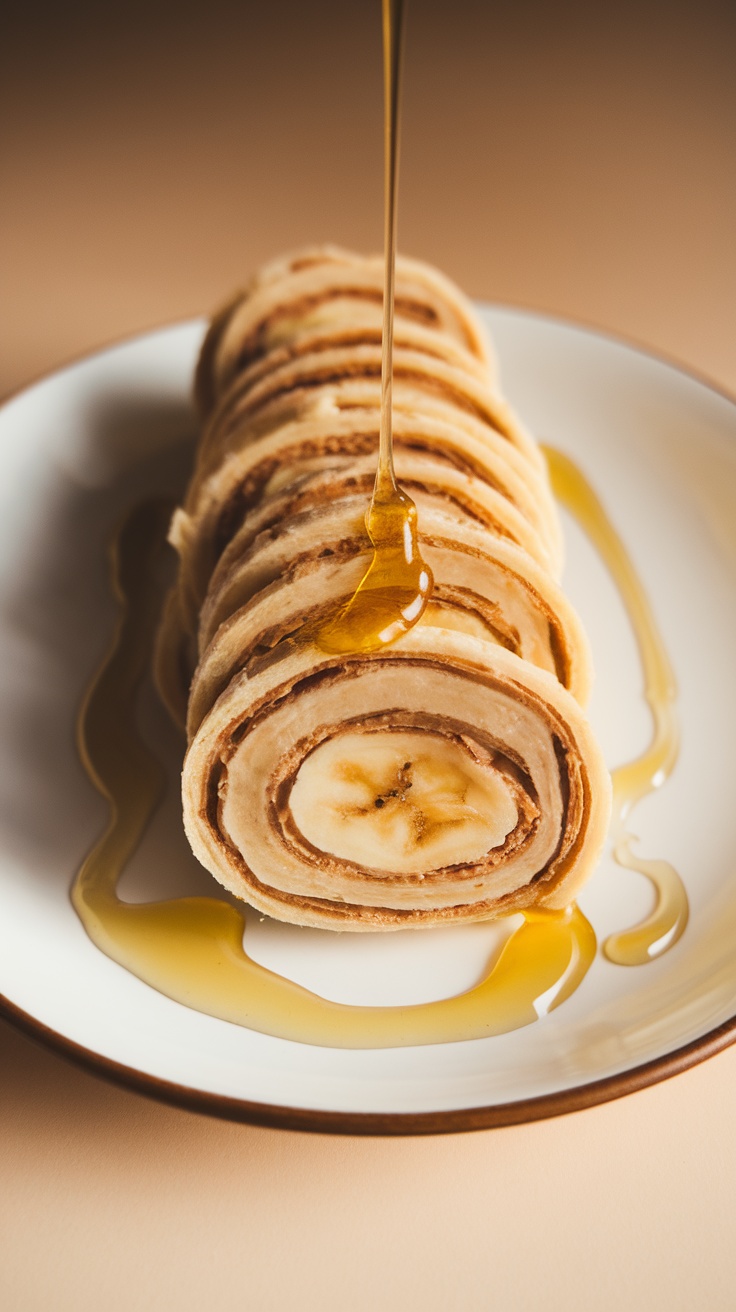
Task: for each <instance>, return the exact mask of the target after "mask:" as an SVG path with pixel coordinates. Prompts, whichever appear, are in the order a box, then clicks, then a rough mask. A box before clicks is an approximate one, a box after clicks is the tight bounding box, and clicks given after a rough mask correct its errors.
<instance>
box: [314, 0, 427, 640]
mask: <svg viewBox="0 0 736 1312" xmlns="http://www.w3.org/2000/svg"><path fill="white" fill-rule="evenodd" d="M403 27H404V0H383V85H384V252H385V261H386V267H385V279H384V291H383V335H382V356H381V427H380V438H379V447H378V470H377V473H376V484H375V488H374V491H373V498H372V500H371V504H370V506H369V508H368V511H367V512H366V517H365V526H366V529H367V531H368V537H369V538H370V541H371V546H372V547H373V559H372V560H371V563H370V565H369V566H368V569H367V570H366V572H365V574H364V576H363V578H362V579H361V581H360V583H359V584H358V588H357V590H356V592H355V593H354V595H353V596H352V597H351V598H350V600H349V601H348V602H347V604H346V605H345V606H344V607H343V608H342V610H340V611H339V613H338V614H337V615H336V616H334V617H333V618H331V619H329V620H328V621H327V622H326V623H325V624H324V625H323V626H322V627H321V628H320V629H319V630H318V632H317V634H316V635H315V637H314V641H315V642H316V644H317V646H318V647H320V648H321V649H322V650H323V651H327V652H332V653H334V652H355V651H374V650H376V649H378V648H380V647H384V646H386V645H387V644H388V643H390V642H395V640H396V639H397V638H399V637H400V636H401V634H402V633H406V632H407V631H408V630H409V629H411V628H412V627H413V626H414V625H415V624H416V623H417V621H418V620H419V619H421V617H422V614H423V612H424V609H425V607H426V605H427V602H428V600H429V598H430V596H431V594H432V582H433V580H432V571H431V570H430V568H429V566H428V565H427V564H426V563H425V562H424V561H423V560H422V557H421V552H420V550H419V538H418V533H417V509H416V506H415V504H414V502H413V501H412V499H411V497H410V496H408V495H407V494H406V492H404V491H402V489H401V488H400V487H399V486H398V485H397V482H396V475H395V473H394V456H393V425H392V410H391V404H392V386H393V343H394V284H395V280H396V229H397V214H398V181H399V100H400V90H401V53H402V45H403Z"/></svg>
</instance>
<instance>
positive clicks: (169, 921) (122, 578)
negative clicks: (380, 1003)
mask: <svg viewBox="0 0 736 1312" xmlns="http://www.w3.org/2000/svg"><path fill="white" fill-rule="evenodd" d="M168 518H169V508H168V507H164V506H162V505H161V504H157V503H147V504H145V505H143V506H140V507H138V508H137V509H136V510H134V511H133V512H132V514H131V515H130V517H129V519H128V520H127V522H126V523H125V525H124V526H123V529H122V531H121V533H120V535H119V537H118V540H117V542H116V544H115V546H114V551H113V570H114V588H115V593H116V596H117V598H118V600H119V602H120V605H121V612H122V613H121V618H120V622H119V624H118V628H117V631H116V634H115V638H114V641H113V644H112V648H111V650H110V652H109V654H108V656H107V657H106V658H105V661H104V663H103V666H102V668H101V670H100V671H99V673H98V675H97V677H96V679H95V680H94V682H93V684H92V686H91V688H90V690H89V692H88V695H87V697H86V698H85V701H84V705H83V707H82V710H81V713H80V718H79V726H78V740H79V749H80V753H81V757H82V761H83V763H84V765H85V767H86V769H87V772H88V774H89V776H90V778H91V779H92V781H93V783H94V784H95V787H96V788H97V789H98V790H99V792H101V793H102V795H103V796H104V797H105V798H106V799H107V801H108V803H109V806H110V819H109V823H108V826H107V828H106V830H105V832H104V834H103V836H102V838H101V839H100V840H99V842H98V843H96V844H95V847H94V848H93V849H92V851H91V852H90V854H89V856H88V857H87V859H86V860H85V861H84V863H83V865H82V867H81V869H80V871H79V874H78V876H77V879H76V881H75V883H74V887H73V890H72V900H73V903H74V907H75V909H76V911H77V913H78V915H79V917H80V919H81V920H82V923H83V925H84V927H85V929H86V931H87V933H88V935H89V937H90V938H91V939H92V941H93V942H94V943H95V944H96V945H97V947H99V948H100V949H101V950H102V951H103V952H104V953H106V954H107V956H109V957H111V958H112V959H113V960H114V961H117V962H118V963H119V964H120V965H121V966H124V967H125V969H126V970H129V971H130V972H131V973H132V974H133V975H136V976H137V977H138V978H139V979H141V980H143V981H144V982H145V983H146V984H149V985H150V986H151V987H152V988H154V989H156V990H158V992H160V993H164V994H166V995H167V996H168V997H170V998H173V999H174V1000H175V1001H177V1002H181V1003H183V1004H184V1006H187V1007H191V1008H193V1009H194V1010H195V1011H201V1012H205V1013H206V1014H207V1015H210V1016H216V1017H219V1018H220V1019H222V1020H228V1021H232V1022H234V1023H235V1024H237V1025H243V1026H246V1027H248V1028H249V1029H253V1030H258V1031H260V1032H261V1033H264V1034H271V1035H274V1036H276V1037H278V1038H284V1039H291V1040H294V1041H297V1042H301V1043H308V1044H316V1045H319V1046H322V1047H345V1048H389V1047H399V1046H403V1045H411V1046H415V1045H420V1044H427V1043H449V1042H453V1041H457V1040H461V1039H473V1038H483V1037H487V1036H489V1035H493V1034H502V1033H506V1032H507V1031H508V1030H513V1029H519V1028H520V1027H522V1026H524V1025H528V1024H530V1023H531V1022H532V1021H535V1020H536V1019H537V1018H538V1017H539V1016H541V1015H544V1014H545V1013H546V1012H548V1011H551V1010H552V1009H553V1008H554V1007H557V1006H559V1004H560V1003H561V1002H564V1000H565V999H566V998H567V997H569V996H570V994H571V993H573V992H574V990H575V989H576V988H577V987H578V985H579V983H580V981H581V980H582V979H583V977H584V976H585V974H586V972H587V970H588V968H589V966H590V964H591V962H592V960H593V958H594V956H595V951H596V940H595V934H594V932H593V930H592V928H591V926H590V925H589V923H588V921H587V920H586V919H585V917H584V916H583V914H582V912H581V911H580V910H579V909H578V908H577V907H570V908H568V910H567V911H563V912H544V911H540V912H531V913H529V914H528V915H526V916H525V918H524V921H523V923H522V924H521V926H520V927H519V928H517V929H515V930H514V931H513V932H512V933H511V935H510V936H509V938H508V939H507V940H506V942H505V943H504V945H503V947H502V949H501V952H500V954H499V955H498V956H497V958H496V960H495V962H494V963H493V964H492V966H491V969H490V970H489V973H488V974H487V975H486V977H485V978H484V979H483V980H482V981H481V983H480V984H478V985H477V986H476V987H475V988H472V989H469V990H468V991H467V992H466V993H462V994H460V995H458V996H457V997H452V998H447V999H443V1000H442V1001H440V1002H431V1003H423V1004H419V1005H415V1006H408V1007H351V1006H345V1005H343V1004H341V1003H336V1002H330V1001H328V1000H326V999H325V998H321V997H318V996H317V995H316V994H315V993H311V992H310V991H309V990H307V989H305V988H302V987H301V986H300V985H298V984H294V983H293V982H292V981H291V980H288V979H285V978H283V977H282V976H281V975H277V974H275V973H274V972H273V971H270V970H268V969H267V968H266V967H264V966H261V965H259V964H258V963H257V962H255V961H253V960H252V959H251V958H250V957H249V956H248V955H247V953H246V952H245V950H244V947H243V932H244V930H245V927H246V923H247V922H246V915H245V912H244V910H243V909H241V908H240V907H237V908H236V907H233V906H231V905H230V904H229V903H228V902H225V901H224V900H222V899H220V898H209V897H185V898H175V899H172V900H170V901H164V902H150V903H143V904H137V903H129V902H123V901H122V900H121V899H120V898H119V897H118V896H117V892H116V886H117V882H118V879H119V877H120V875H121V873H122V871H123V869H124V867H125V865H126V863H127V861H128V860H129V858H130V857H131V855H132V853H133V852H134V851H135V848H136V847H137V845H138V843H139V842H140V839H141V837H142V835H143V832H144V830H145V827H146V825H147V823H148V821H149V819H150V817H151V815H152V814H153V812H154V810H155V809H156V806H157V804H158V802H159V800H160V797H161V793H162V787H163V771H162V769H161V767H160V765H159V764H158V762H157V761H156V759H155V758H154V756H153V754H152V753H151V752H150V751H149V749H148V748H147V747H146V746H145V744H144V743H143V742H142V740H141V738H140V736H139V734H138V731H137V729H136V727H135V723H136V702H137V694H138V688H139V685H140V683H141V681H142V679H143V678H144V675H145V674H146V671H147V669H148V666H149V663H150V657H151V648H152V644H153V636H154V632H155V628H156V622H157V616H158V613H159V606H160V600H161V598H160V592H159V589H158V587H157V585H156V583H155V581H154V565H155V562H156V557H157V555H158V552H159V550H160V548H161V546H162V544H163V541H164V537H165V533H166V527H167V524H168Z"/></svg>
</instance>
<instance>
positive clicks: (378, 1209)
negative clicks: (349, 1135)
mask: <svg viewBox="0 0 736 1312" xmlns="http://www.w3.org/2000/svg"><path fill="white" fill-rule="evenodd" d="M31 8H32V10H33V12H32V13H29V12H28V10H29V9H31ZM107 8H108V7H107V6H101V5H91V6H90V7H89V9H85V8H84V7H83V6H81V5H79V4H77V5H73V4H72V5H66V6H61V5H52V6H49V8H48V10H47V11H46V12H44V10H43V8H39V7H38V6H32V7H31V6H28V7H27V9H26V12H25V16H24V17H16V18H14V19H12V20H11V21H10V24H9V29H8V34H7V39H6V40H5V41H4V51H3V56H2V58H3V61H4V64H5V65H6V67H5V68H4V70H2V76H1V77H0V88H1V90H0V96H2V100H3V102H4V103H3V104H2V105H0V114H1V115H2V122H3V124H4V129H3V132H4V141H3V160H2V178H3V202H2V242H1V244H0V269H1V270H2V285H3V288H4V290H3V299H2V305H3V309H2V315H1V316H0V320H1V321H0V331H1V332H2V337H3V341H2V351H1V354H0V393H7V392H8V391H10V390H12V389H14V388H16V387H18V386H21V385H22V384H24V383H25V382H27V381H29V380H30V379H32V378H34V377H36V376H38V375H39V374H41V373H43V372H45V371H46V370H48V369H51V368H53V367H55V366H56V365H58V364H59V363H61V362H63V361H65V360H67V359H69V358H70V357H73V356H75V355H77V354H79V353H82V352H85V351H87V350H89V349H90V348H93V347H95V346H97V345H100V344H102V343H104V342H107V341H110V340H112V339H114V338H117V337H119V336H121V335H124V334H126V333H131V332H135V331H137V330H139V329H143V328H146V327H149V326H152V325H155V324H158V323H161V322H165V321H168V320H171V319H174V318H177V317H182V316H188V315H191V314H193V313H199V312H201V311H206V310H207V309H208V308H209V307H211V306H212V305H213V304H214V303H216V302H217V300H218V299H219V298H221V297H222V296H223V295H225V294H226V293H227V292H228V291H229V290H230V289H231V287H232V286H233V284H234V283H235V282H237V281H238V280H239V278H240V277H241V276H243V275H245V274H247V273H248V272H249V271H250V270H251V269H252V268H253V267H254V265H256V264H257V263H258V262H259V261H260V260H262V259H264V258H266V257H268V256H269V255H272V254H274V253H277V252H278V251H279V250H281V249H282V248H284V247H289V246H292V245H296V244H299V243H302V242H305V241H313V240H314V241H319V240H323V239H326V238H329V239H332V240H336V241H340V242H343V243H345V244H352V245H355V246H358V247H364V248H377V247H378V246H379V244H380V234H381V209H380V179H381V135H380V119H379V112H380V111H379V106H380V44H379V26H378V16H377V0H342V2H341V3H338V2H337V0H334V2H331V3H330V2H328V0H314V3H312V4H309V5H307V4H303V3H302V4H291V5H290V4H286V3H272V4H270V5H267V6H265V7H264V11H263V12H262V11H261V9H260V8H259V7H257V6H255V5H251V4H248V3H247V2H246V0H244V3H241V4H240V5H238V6H236V5H227V4H225V3H222V2H221V0H212V3H208V4H200V5H197V6H195V5H187V4H184V5H179V6H177V7H175V6H173V5H164V4H152V3H150V2H149V3H148V4H143V3H141V4H129V5H127V6H126V5H118V6H115V16H114V17H111V15H110V14H109V13H107V12H106V11H107ZM110 8H112V7H110ZM734 15H735V11H734V7H733V4H732V3H730V0H722V3H717V2H716V0H702V2H701V3H691V4H689V5H680V6H677V5H676V4H675V5H672V4H668V5H666V4H661V5H660V4H652V3H649V4H647V3H643V4H639V5H634V4H628V3H624V4H623V6H622V5H621V4H617V5H611V6H603V5H599V4H596V3H593V4H589V5H588V6H587V8H584V7H583V6H577V7H576V6H572V5H570V4H565V3H563V4H556V5H552V4H551V3H547V4H542V3H537V4H533V3H525V2H524V0H519V2H518V3H516V4H513V5H504V4H499V5H491V4H490V3H487V4H484V3H477V4H473V3H470V2H469V0H454V2H453V3H452V4H450V5H447V6H441V5H439V4H433V3H429V0H414V4H413V6H412V11H411V14H410V41H409V46H408V67H407V85H406V116H405V132H404V138H403V159H404V172H403V177H402V198H401V199H402V208H401V222H400V236H401V245H402V246H403V248H404V249H405V250H406V251H407V252H410V253H412V254H417V255H421V256H424V257H426V258H428V259H431V260H433V261H435V262H436V263H438V264H439V265H440V266H441V267H443V268H444V269H445V270H447V272H449V273H450V274H452V275H453V276H454V277H456V278H457V279H458V280H459V281H460V282H461V283H462V284H463V286H464V287H465V288H466V289H467V290H468V291H469V292H471V293H472V294H474V295H476V296H479V297H485V298H488V299H495V300H500V301H507V302H512V303H516V304H521V305H529V306H537V307H542V308H546V309H550V310H553V311H555V312H557V313H560V314H563V315H569V316H573V317H576V318H579V319H583V320H585V321H587V322H590V323H593V324H597V325H600V326H602V327H604V328H606V329H610V330H612V331H614V332H619V333H623V334H625V335H626V336H629V337H633V338H635V339H638V340H639V341H642V342H644V343H646V344H648V345H650V346H652V347H654V348H656V349H658V350H660V351H663V352H666V353H668V354H670V355H674V356H675V357H677V358H679V359H680V360H682V361H683V362H685V363H686V364H688V365H690V366H691V367H694V368H696V369H699V370H702V371H704V372H705V373H706V374H708V375H709V376H711V377H712V378H713V379H714V380H715V381H717V382H719V383H720V384H721V385H724V386H726V387H731V388H732V389H733V390H734V391H736V353H735V352H734V346H735V344H736V343H735V337H736V334H735V332H734V324H733V307H734V303H736V286H735V283H736V261H735V260H734V250H733V239H734V233H735V232H736V175H735V171H734V147H735V146H736V113H735V110H736V105H735V103H734V102H735V101H736V78H734V74H733V69H734V63H735V58H736V48H735V42H734V36H735V35H736V22H735V21H734ZM735 1094H736V1049H732V1050H730V1051H728V1052H726V1053H724V1054H722V1055H721V1056H720V1057H718V1058H716V1059H714V1060H712V1061H711V1062H709V1063H707V1064H706V1065H704V1066H702V1067H699V1068H698V1069H696V1070H693V1071H691V1072H689V1073H687V1074H685V1075H682V1076H680V1077H678V1078H677V1079H675V1080H673V1081H671V1082H669V1083H667V1084H664V1085H660V1086H658V1087H656V1088H653V1089H650V1090H647V1091H645V1092H643V1093H640V1094H637V1095H635V1096H634V1097H631V1098H628V1099H625V1100H623V1101H621V1102H618V1103H614V1104H609V1105H607V1106H603V1107H599V1108H595V1109H593V1110H591V1111H588V1112H584V1113H580V1114H577V1115H574V1116H570V1117H567V1118H563V1119H561V1120H558V1121H549V1122H545V1123H540V1124H536V1125H530V1126H522V1127H518V1128H513V1129H506V1130H500V1131H487V1132H483V1133H478V1134H473V1135H468V1136H455V1137H448V1138H444V1139H442V1138H435V1139H427V1140H405V1141H383V1140H372V1141H361V1140H357V1139H332V1138H327V1137H322V1136H307V1135H298V1134H292V1133H286V1132H273V1131H268V1130H260V1129H251V1128H249V1127H246V1126H237V1125H228V1124H225V1123H219V1122H216V1121H214V1120H209V1119H207V1118H204V1117H197V1116H194V1115H191V1114H188V1113H186V1112H181V1111H177V1110H173V1109H170V1108H166V1107H163V1106H158V1105H155V1104H153V1103H150V1102H147V1101H146V1100H145V1099H143V1098H141V1097H138V1096H135V1095H133V1094H130V1093H126V1092H123V1091H121V1090H119V1089H116V1088H113V1087H111V1086H108V1085H105V1084H103V1083H101V1082H98V1081H97V1080H95V1079H93V1078H92V1077H90V1076H89V1075H86V1074H84V1073H83V1072H81V1071H78V1070H76V1069H75V1068H73V1067H71V1066H69V1065H67V1064H66V1063H65V1062H63V1061H61V1060H60V1059H59V1058H57V1057H55V1056H53V1055H52V1054H51V1053H50V1052H47V1051H45V1050H43V1049H41V1048H39V1047H36V1046H35V1045H34V1044H32V1043H30V1042H29V1041H28V1040H27V1039H25V1038H24V1037H22V1036H21V1035H20V1034H18V1033H16V1032H15V1031H14V1030H12V1029H11V1028H10V1027H9V1026H7V1025H0V1124H1V1126H2V1131H1V1137H0V1306H2V1307H3V1308H8V1309H10V1310H11V1312H16V1309H20V1310H22V1312H25V1310H26V1309H29V1310H30V1309H33V1310H34V1312H35V1309H42V1308H43V1309H53V1312H56V1310H57V1309H58V1310H60V1312H66V1309H69V1310H70V1312H71V1310H74V1312H86V1309H88V1308H89V1309H96V1308H99V1307H105V1308H109V1309H111V1310H112V1312H117V1310H118V1309H121V1310H122V1309H125V1310H127V1309H136V1310H137V1309H149V1308H150V1309H159V1308H161V1309H168V1308H172V1307H177V1308H179V1309H182V1310H183V1312H188V1310H189V1309H192V1310H193V1309H195V1308H196V1309H199V1308H201V1307H202V1306H209V1307H211V1308H213V1309H215V1312H219V1309H223V1310H224V1309H227V1310H229V1309H231V1308H233V1309H234V1308H241V1307H247V1308H254V1309H279V1310H280V1309H291V1308H298V1309H300V1310H304V1312H308V1310H309V1309H313V1308H314V1309H317V1308H319V1309H328V1310H331V1309H338V1308H339V1309H342V1308H351V1309H357V1310H358V1312H362V1310H363V1309H365V1310H366V1312H367V1310H369V1309H370V1310H371V1312H372V1309H376V1308H389V1309H394V1308H410V1309H413V1308H422V1309H424V1310H426V1312H433V1310H434V1309H455V1308H457V1309H473V1310H474V1309H486V1308H494V1309H500V1310H501V1312H506V1309H510V1310H511V1312H516V1309H524V1310H525V1309H537V1308H540V1307H544V1308H546V1309H551V1310H552V1312H554V1310H556V1309H562V1308H565V1309H573V1310H577V1309H583V1308H585V1309H591V1308H592V1309H596V1310H597V1309H602V1310H604V1312H608V1309H611V1310H612V1309H614V1308H615V1309H617V1310H618V1309H620V1308H622V1307H624V1308H625V1307H629V1308H633V1309H640V1308H641V1309H647V1312H649V1310H650V1309H656V1310H658V1309H668V1312H680V1310H681V1309H682V1312H684V1310H685V1309H691V1308H693V1307H698V1308H706V1309H731V1308H733V1307H734V1306H736V1252H735V1246H734V1242H733V1233H732V1232H733V1209H734V1204H735V1203H736V1132H735V1131H734V1117H733V1106H734V1095H735Z"/></svg>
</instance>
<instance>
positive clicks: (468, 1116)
mask: <svg viewBox="0 0 736 1312" xmlns="http://www.w3.org/2000/svg"><path fill="white" fill-rule="evenodd" d="M0 1017H2V1018H3V1019H5V1020H8V1021H10V1023H11V1024H12V1025H14V1026H16V1028H17V1029H19V1030H21V1031H22V1032H23V1033H24V1034H26V1035H28V1037H29V1038H31V1039H34V1040H35V1041H36V1042H38V1043H41V1044H43V1045H44V1046H46V1047H49V1048H51V1049H53V1051H54V1052H56V1053H58V1055H59V1056H61V1057H64V1058H66V1059H67V1060H68V1061H71V1062H72V1063H74V1064H75V1065H77V1066H81V1067H82V1068H83V1069H84V1070H86V1071H88V1072H89V1073H90V1074H91V1075H96V1076H97V1077H98V1078H100V1079H105V1080H109V1081H111V1082H112V1083H113V1084H118V1085H121V1086H122V1087H123V1088H124V1089H130V1090H132V1091H133V1092H134V1093H142V1094H145V1095H146V1096H147V1097H149V1098H154V1099H156V1101H158V1102H163V1103H167V1104H169V1105H170V1106H173V1107H181V1108H183V1109H184V1110H185V1111H190V1112H198V1113H200V1114H201V1115H207V1116H216V1117H218V1118H219V1119H220V1120H224V1121H239V1122H242V1123H245V1124H247V1125H260V1126H266V1127H268V1128H271V1129H282V1130H300V1131H307V1132H311V1133H314V1134H346V1135H373V1136H383V1137H396V1136H402V1135H404V1136H406V1135H419V1134H459V1133H464V1132H467V1131H469V1130H490V1129H498V1128H500V1127H501V1126H505V1125H522V1124H525V1123H526V1122H528V1121H541V1120H546V1119H549V1118H551V1117H553V1116H567V1115H569V1113H570V1112H578V1111H584V1110H585V1109H586V1108H587V1107H595V1106H597V1105H598V1104H599V1103H603V1102H613V1101H614V1100H615V1099H616V1098H625V1097H626V1096H627V1095H628V1094H630V1093H637V1092H638V1090H639V1089H645V1088H648V1087H649V1086H650V1085H652V1084H659V1083H660V1082H661V1081H662V1080H668V1079H671V1078H672V1076H673V1075H679V1074H680V1073H681V1072H682V1071H686V1070H688V1069H689V1068H690V1067H691V1066H697V1065H698V1064H699V1063H700V1062H702V1061H706V1060H707V1059H708V1058H709V1057H714V1056H716V1054H717V1053H719V1052H722V1051H723V1049H724V1048H727V1047H729V1046H730V1045H731V1044H732V1043H736V1016H731V1017H730V1018H729V1019H728V1020H727V1021H724V1022H723V1024H721V1025H717V1026H716V1028H715V1029H712V1030H709V1031H708V1033H707V1034H704V1035H702V1036H701V1037H700V1038H699V1039H694V1040H693V1041H692V1042H691V1043H687V1044H685V1046H684V1047H682V1048H676V1049H675V1050H674V1052H669V1053H665V1055H664V1056H662V1057H655V1058H654V1059H653V1060H652V1061H648V1062H644V1063H643V1065H641V1066H634V1067H632V1068H631V1069H630V1070H626V1071H621V1072H620V1073H619V1074H618V1075H608V1076H606V1077H605V1078H604V1079H602V1080H593V1081H591V1082H590V1083H589V1084H581V1085H577V1086H576V1087H575V1088H572V1089H562V1090H560V1091H558V1092H557V1093H550V1094H543V1095H542V1096H541V1097H538V1098H523V1099H520V1100H519V1101H517V1102H506V1103H496V1104H495V1105H491V1106H489V1107H467V1108H460V1109H459V1110H453V1111H445V1112H334V1111H320V1110H316V1109H313V1108H307V1107H284V1106H277V1105H274V1104H271V1103H262V1102H250V1101H248V1100H247V1099H240V1098H229V1097H226V1096H225V1095H223V1094H217V1093H206V1092H204V1091H203V1090H201V1089H192V1088H189V1087H188V1086H187V1085H184V1084H174V1083H172V1082H171V1081H169V1080H162V1079H159V1078H158V1077H157V1076H155V1075H146V1074H145V1073H144V1072H143V1071H137V1070H135V1069H134V1068H133V1067H131V1066H124V1065H122V1064H121V1063H120V1062H117V1061H113V1060H112V1059H111V1058H110V1057H103V1056H102V1055H101V1054H100V1053H97V1052H93V1051H92V1050H91V1049H90V1048H84V1047H82V1045H81V1044H79V1043H75V1042H74V1040H73V1039H68V1038H67V1037H66V1036H65V1035H63V1034H59V1033H58V1032H57V1031H56V1030H52V1029H50V1028H49V1027H48V1026H47V1025H44V1024H43V1023H42V1022H41V1021H38V1020H36V1019H35V1018H34V1017H33V1016H30V1015H29V1014H28V1012H26V1011H23V1010H22V1009H21V1008H20V1007H17V1006H16V1005H15V1003H13V1002H11V1001H10V999H9V998H6V997H5V996H4V995H3V994H2V993H0Z"/></svg>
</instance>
